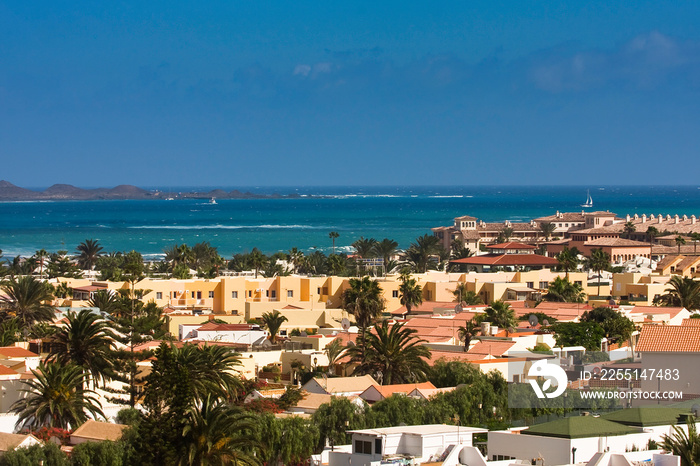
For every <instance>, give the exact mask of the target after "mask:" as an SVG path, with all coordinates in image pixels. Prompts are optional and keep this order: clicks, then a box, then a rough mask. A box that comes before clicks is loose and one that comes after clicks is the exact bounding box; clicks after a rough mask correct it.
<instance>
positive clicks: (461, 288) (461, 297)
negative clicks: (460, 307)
mask: <svg viewBox="0 0 700 466" xmlns="http://www.w3.org/2000/svg"><path fill="white" fill-rule="evenodd" d="M452 295H453V296H454V297H455V298H457V300H458V302H459V303H460V304H461V303H465V304H466V305H467V306H473V305H475V304H483V303H484V301H483V300H482V299H481V297H480V296H479V295H478V294H476V293H475V292H473V291H471V290H468V289H467V284H466V283H460V284H458V285H457V288H455V290H454V291H453V292H452Z"/></svg>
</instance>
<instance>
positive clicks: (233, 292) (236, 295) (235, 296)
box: [231, 291, 238, 299]
mask: <svg viewBox="0 0 700 466" xmlns="http://www.w3.org/2000/svg"><path fill="white" fill-rule="evenodd" d="M231 298H233V299H238V291H232V292H231Z"/></svg>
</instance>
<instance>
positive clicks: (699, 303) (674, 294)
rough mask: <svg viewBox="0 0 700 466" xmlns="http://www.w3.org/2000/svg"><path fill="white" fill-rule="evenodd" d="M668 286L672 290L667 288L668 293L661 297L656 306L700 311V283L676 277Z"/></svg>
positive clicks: (656, 301)
mask: <svg viewBox="0 0 700 466" xmlns="http://www.w3.org/2000/svg"><path fill="white" fill-rule="evenodd" d="M668 285H669V286H670V288H666V290H665V291H666V293H665V294H663V295H661V296H659V298H658V299H656V300H655V304H660V305H662V306H678V307H684V308H686V309H688V310H689V311H694V310H696V309H700V282H698V281H695V280H693V279H692V278H686V277H681V276H679V275H674V276H673V277H671V279H670V280H669V281H668Z"/></svg>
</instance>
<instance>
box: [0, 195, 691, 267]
mask: <svg viewBox="0 0 700 466" xmlns="http://www.w3.org/2000/svg"><path fill="white" fill-rule="evenodd" d="M192 188H193V187H187V186H180V187H172V188H162V187H160V188H158V189H164V190H165V189H167V190H173V191H174V192H179V191H175V190H180V191H182V192H184V191H186V190H188V189H192ZM264 188H265V189H275V187H264ZM276 188H281V187H279V186H278V187H276ZM235 189H239V190H243V189H242V188H240V187H238V188H235ZM251 189H263V187H251ZM289 189H292V188H289ZM587 192H590V194H591V197H592V198H593V202H594V204H593V207H592V208H590V209H586V208H583V207H581V204H583V203H584V202H585V200H586V196H587ZM289 193H296V194H299V196H300V197H297V198H294V199H288V198H285V199H271V198H264V199H221V200H217V201H216V204H212V203H210V201H209V200H206V199H175V200H173V201H165V200H85V201H82V200H76V201H54V200H51V201H20V202H18V201H6V202H0V215H1V216H2V218H3V219H4V221H3V227H2V229H1V230H0V249H2V250H3V254H4V256H5V258H7V257H11V256H16V255H23V256H29V255H32V254H34V252H35V251H36V250H38V249H41V248H43V249H46V250H47V251H49V252H54V251H57V250H67V251H68V252H69V253H73V252H74V251H75V248H76V246H77V245H78V244H79V243H80V242H82V241H84V240H86V239H95V240H97V241H99V242H100V244H101V245H102V246H103V247H104V250H105V252H112V251H130V250H137V251H139V252H141V253H142V254H144V256H146V257H150V258H157V257H160V256H162V254H163V250H164V249H165V248H167V247H170V246H172V245H174V244H182V243H186V244H189V245H190V246H191V245H193V244H196V243H198V242H202V241H208V242H209V243H211V244H212V245H213V246H215V247H217V248H218V250H219V253H220V254H221V255H223V256H224V257H226V258H230V257H231V256H232V255H233V254H236V253H240V252H247V251H250V250H252V249H253V248H254V247H257V248H258V249H260V250H261V251H263V252H264V253H268V254H270V253H274V252H277V251H288V250H289V249H291V248H293V247H297V248H299V249H301V250H302V251H304V252H311V251H314V250H320V251H322V252H324V253H326V254H328V253H330V252H332V241H331V239H330V238H329V237H328V233H329V232H330V231H337V232H338V233H340V237H339V238H338V239H337V240H336V250H337V251H338V252H350V251H351V247H350V245H351V244H352V243H353V242H354V241H355V240H357V239H358V238H359V237H360V236H363V237H365V238H368V237H373V238H376V239H378V240H381V239H383V238H391V239H394V240H396V241H397V242H398V243H399V247H400V248H406V247H408V246H409V245H410V243H411V242H413V241H415V239H416V238H417V237H418V236H421V235H424V234H431V231H430V228H432V227H437V226H445V225H450V224H452V222H453V219H454V217H458V216H461V215H472V216H474V217H477V218H479V219H481V220H484V221H487V222H500V221H505V220H509V221H511V222H524V221H529V220H531V219H534V218H537V217H541V216H547V215H552V214H554V213H555V212H557V211H560V212H573V211H581V210H584V211H597V210H609V211H611V212H614V213H615V214H617V215H618V216H620V217H624V216H625V215H627V214H629V215H634V214H638V215H642V214H647V215H651V214H654V215H659V214H662V215H675V214H678V215H681V216H682V215H688V216H690V215H696V216H700V188H698V187H696V186H597V187H595V188H590V187H586V186H476V185H472V186H421V187H419V186H381V187H378V186H335V187H329V186H316V187H312V186H306V187H295V188H293V191H290V192H284V193H282V194H289Z"/></svg>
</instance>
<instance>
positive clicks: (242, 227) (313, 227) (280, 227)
mask: <svg viewBox="0 0 700 466" xmlns="http://www.w3.org/2000/svg"><path fill="white" fill-rule="evenodd" d="M129 228H132V229H136V230H246V229H247V230H324V229H330V228H332V227H330V226H325V225H221V224H216V225H134V226H130V227H129Z"/></svg>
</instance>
